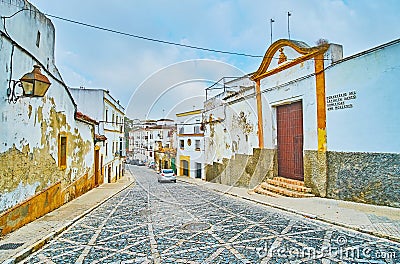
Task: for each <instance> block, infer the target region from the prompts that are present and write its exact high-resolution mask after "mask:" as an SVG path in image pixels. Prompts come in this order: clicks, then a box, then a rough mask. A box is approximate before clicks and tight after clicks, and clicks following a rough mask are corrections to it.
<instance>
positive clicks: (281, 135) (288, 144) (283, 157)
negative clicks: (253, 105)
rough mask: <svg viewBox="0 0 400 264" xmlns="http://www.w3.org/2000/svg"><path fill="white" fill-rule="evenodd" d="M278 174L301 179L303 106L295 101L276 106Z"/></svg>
mask: <svg viewBox="0 0 400 264" xmlns="http://www.w3.org/2000/svg"><path fill="white" fill-rule="evenodd" d="M276 117H277V128H278V129H277V136H278V175H279V176H281V177H285V178H289V179H294V180H299V181H303V180H304V164H303V106H302V102H301V101H299V102H295V103H291V104H287V105H282V106H278V107H277V108H276Z"/></svg>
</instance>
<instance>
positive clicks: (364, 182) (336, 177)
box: [327, 151, 400, 207]
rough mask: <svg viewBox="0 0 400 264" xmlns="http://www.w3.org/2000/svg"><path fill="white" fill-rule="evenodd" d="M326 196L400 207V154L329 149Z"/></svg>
mask: <svg viewBox="0 0 400 264" xmlns="http://www.w3.org/2000/svg"><path fill="white" fill-rule="evenodd" d="M327 161H328V181H327V197H328V198H333V199H339V200H347V201H354V202H362V203H368V204H376V205H386V206H392V207H400V154H391V153H365V152H333V151H329V152H327Z"/></svg>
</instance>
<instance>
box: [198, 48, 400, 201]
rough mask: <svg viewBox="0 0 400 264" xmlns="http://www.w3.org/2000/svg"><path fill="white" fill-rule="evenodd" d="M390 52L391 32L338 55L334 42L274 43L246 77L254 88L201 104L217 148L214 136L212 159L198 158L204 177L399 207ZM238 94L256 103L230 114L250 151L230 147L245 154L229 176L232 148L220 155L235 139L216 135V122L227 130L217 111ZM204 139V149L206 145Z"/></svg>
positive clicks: (394, 51)
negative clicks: (240, 122)
mask: <svg viewBox="0 0 400 264" xmlns="http://www.w3.org/2000/svg"><path fill="white" fill-rule="evenodd" d="M399 56H400V40H394V41H392V42H389V43H386V44H383V45H381V46H378V47H375V48H372V49H370V50H366V51H364V52H361V53H359V54H355V55H353V56H351V57H347V58H343V55H342V47H341V46H340V45H337V44H329V43H325V42H321V43H319V44H318V45H316V46H314V47H311V46H308V45H307V44H306V43H304V42H300V41H293V40H278V41H276V42H275V43H273V44H272V45H271V46H270V47H269V48H268V50H267V52H266V54H265V56H264V59H263V61H262V62H261V65H260V67H259V68H258V70H257V71H256V72H254V73H253V74H251V75H250V76H249V77H250V79H251V80H252V81H253V82H254V89H253V91H251V89H248V90H246V89H241V90H239V91H237V92H236V93H231V94H229V95H226V96H225V95H224V96H220V99H221V100H220V101H219V105H218V104H216V103H215V101H216V99H217V98H212V99H209V100H207V101H206V102H205V120H206V121H207V122H208V124H207V125H206V137H210V139H208V142H210V144H212V143H211V142H213V137H216V136H219V137H220V138H221V139H222V140H224V143H225V147H226V150H223V146H224V143H219V146H220V147H219V148H217V149H215V150H213V152H215V153H216V154H215V157H216V158H215V159H213V160H212V161H213V162H212V163H211V160H210V159H207V162H208V164H209V165H208V166H207V170H206V171H207V173H206V174H207V179H210V180H211V181H220V182H222V183H226V184H232V185H242V186H243V185H244V186H246V185H247V186H248V187H249V188H253V187H254V186H256V185H257V184H258V183H261V182H262V181H263V183H262V184H260V185H259V186H258V187H257V188H256V191H258V192H260V193H267V194H268V193H271V192H275V193H279V194H282V195H288V196H294V197H307V196H310V195H317V196H321V197H328V198H334V199H343V200H351V201H357V202H364V203H372V204H379V205H389V206H396V207H399V206H400V204H399V202H398V201H399V200H400V192H399V190H400V188H399V187H400V185H399V184H400V173H399V169H398V168H399V167H400V140H399V139H398V137H397V135H398V134H400V122H398V116H400V112H399V108H398V107H397V102H399V100H400V93H398V92H397V90H398V87H397V86H398V85H397V83H398V82H397V80H398V76H400V62H399V61H400V60H399ZM244 102H245V103H246V104H248V106H249V107H247V108H249V109H255V110H254V111H253V112H248V113H246V112H245V111H243V112H244V115H240V114H239V117H240V116H243V117H246V120H247V121H248V122H246V123H247V124H248V126H247V125H246V126H244V127H248V128H249V131H251V134H252V135H251V136H250V137H248V139H249V142H250V145H249V147H254V149H253V154H250V153H249V152H247V153H245V151H239V152H241V153H239V154H240V155H242V154H246V155H247V157H246V158H245V160H246V162H245V163H244V161H243V159H242V161H241V162H243V164H244V169H243V170H242V173H241V174H240V175H237V174H233V175H236V176H235V177H236V178H235V179H232V178H229V171H234V168H235V166H237V165H235V164H237V162H229V161H233V160H235V161H236V158H237V157H238V154H235V156H231V157H229V154H230V152H229V151H227V149H229V147H230V148H231V150H230V151H231V152H232V153H233V152H234V151H233V150H234V149H236V147H234V146H235V145H236V144H234V143H233V144H232V145H230V143H231V142H233V139H234V138H235V137H234V136H232V137H226V138H227V139H225V138H224V137H223V133H222V132H221V131H217V130H216V129H215V128H216V127H217V124H218V122H219V123H221V124H223V125H224V126H225V127H226V130H227V132H229V131H231V130H234V125H233V123H230V122H229V118H227V119H224V115H222V113H223V112H221V111H220V109H227V108H229V107H231V108H235V107H236V108H237V107H238V106H239V104H243V103H244ZM213 105H214V106H213ZM241 109H243V107H241ZM227 112H229V111H227ZM234 112H239V113H241V111H239V110H235V111H234ZM253 113H256V114H253ZM255 117H257V122H255ZM226 120H228V121H226ZM219 126H221V125H219ZM213 129H214V131H213ZM219 129H220V130H221V129H222V127H221V128H219ZM232 134H235V133H232ZM254 136H257V143H258V144H257V146H255V144H254V141H253V140H254ZM210 144H206V152H207V153H208V149H213V147H214V146H210ZM220 152H223V153H225V154H224V155H221V154H220ZM220 157H222V158H225V160H224V159H223V160H222V161H221V160H218V159H219V158H220ZM239 163H240V162H239Z"/></svg>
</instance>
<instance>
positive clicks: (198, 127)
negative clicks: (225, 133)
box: [194, 126, 200, 134]
mask: <svg viewBox="0 0 400 264" xmlns="http://www.w3.org/2000/svg"><path fill="white" fill-rule="evenodd" d="M194 133H195V134H200V126H195V127H194Z"/></svg>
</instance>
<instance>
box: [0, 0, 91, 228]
mask: <svg viewBox="0 0 400 264" xmlns="http://www.w3.org/2000/svg"><path fill="white" fill-rule="evenodd" d="M0 15H1V17H2V19H1V20H0V33H1V36H0V51H1V52H0V68H1V70H0V83H1V86H2V87H3V88H2V89H0V98H1V100H0V115H1V117H0V130H1V133H0V231H1V234H2V235H4V234H6V233H8V232H10V231H12V230H15V229H16V228H18V227H20V226H22V225H24V224H26V223H28V222H30V221H32V220H34V219H36V218H38V217H40V216H42V215H44V214H46V213H47V212H50V211H52V210H54V209H55V208H57V207H59V206H61V205H62V204H63V203H65V202H68V201H70V200H71V199H73V198H75V197H77V196H79V195H81V194H82V193H84V192H86V191H87V190H89V189H91V188H93V187H94V186H95V185H96V177H95V175H96V174H95V164H96V162H98V160H95V155H94V154H95V144H94V139H95V126H96V125H97V121H96V120H93V119H92V118H91V117H90V116H88V115H87V113H78V111H77V107H76V104H75V102H74V100H73V98H72V96H71V94H70V92H69V90H68V89H67V86H66V85H65V83H64V82H63V80H62V77H61V75H60V73H59V72H58V70H57V67H56V65H55V57H54V48H55V47H54V43H55V29H54V26H53V24H52V23H51V21H50V20H49V19H48V18H47V17H46V16H45V15H44V14H42V13H41V12H40V11H39V10H38V9H36V8H35V7H34V6H33V5H31V4H30V3H29V2H27V1H23V0H11V1H1V2H0ZM34 67H35V70H34V71H33V72H32V70H33V69H34ZM31 72H32V73H31ZM33 80H35V82H33ZM21 83H22V84H23V87H21ZM46 84H47V85H46ZM49 84H50V86H49V87H48V90H46V88H47V86H48V85H49ZM26 212H30V213H29V214H26Z"/></svg>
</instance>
